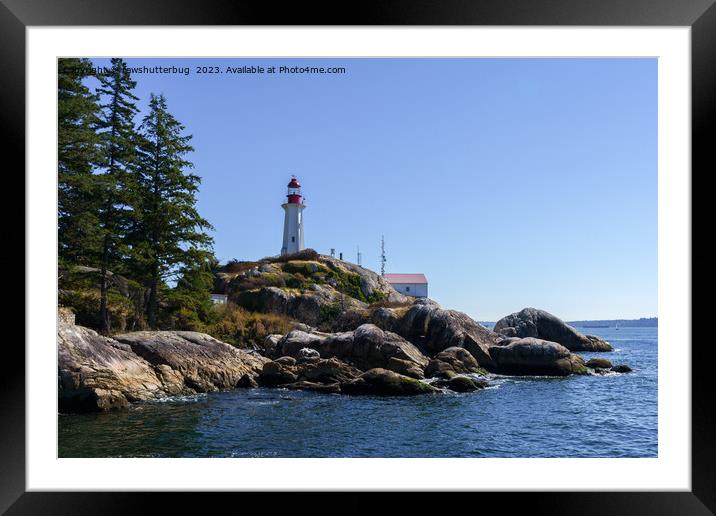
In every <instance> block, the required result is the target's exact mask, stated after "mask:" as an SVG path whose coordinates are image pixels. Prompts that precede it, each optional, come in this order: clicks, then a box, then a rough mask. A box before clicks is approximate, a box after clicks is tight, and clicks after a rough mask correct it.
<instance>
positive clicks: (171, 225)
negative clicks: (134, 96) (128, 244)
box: [133, 94, 213, 328]
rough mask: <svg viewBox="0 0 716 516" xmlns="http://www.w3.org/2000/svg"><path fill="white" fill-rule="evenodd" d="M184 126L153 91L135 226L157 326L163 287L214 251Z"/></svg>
mask: <svg viewBox="0 0 716 516" xmlns="http://www.w3.org/2000/svg"><path fill="white" fill-rule="evenodd" d="M184 129H185V127H184V126H183V125H182V124H181V123H180V122H179V121H177V120H176V118H174V116H173V115H172V114H171V113H170V112H169V111H168V110H167V103H166V99H165V98H164V96H163V95H154V94H152V95H151V99H150V102H149V113H148V114H147V115H146V116H145V117H144V119H143V121H142V125H141V127H140V131H141V140H140V146H139V167H138V192H139V193H140V199H141V201H140V205H139V210H138V211H139V216H138V217H137V219H136V224H135V228H134V231H133V243H134V247H133V258H134V260H135V266H138V267H139V268H140V269H141V270H143V271H144V273H145V274H146V282H147V287H148V288H149V299H148V303H147V322H148V324H149V326H150V328H156V327H157V307H158V294H159V288H160V286H161V285H162V284H163V282H164V281H165V280H169V279H176V278H177V277H178V276H179V274H180V272H181V270H182V269H186V268H191V267H192V266H193V265H195V264H200V263H202V262H204V261H205V260H207V259H208V257H210V256H211V244H212V238H211V237H210V236H209V235H207V234H206V233H205V231H206V230H209V229H213V228H212V226H211V225H210V224H209V222H207V221H206V220H205V219H203V218H202V217H201V216H200V215H199V213H198V211H197V209H196V193H197V191H198V188H199V184H200V182H201V178H200V177H199V176H197V175H195V174H191V173H189V172H188V170H189V169H191V168H193V165H192V163H191V162H189V161H187V160H186V159H185V156H186V155H187V154H189V153H190V152H192V151H193V150H194V149H193V148H192V147H191V145H190V144H189V141H190V140H191V136H190V135H184V134H183V133H184Z"/></svg>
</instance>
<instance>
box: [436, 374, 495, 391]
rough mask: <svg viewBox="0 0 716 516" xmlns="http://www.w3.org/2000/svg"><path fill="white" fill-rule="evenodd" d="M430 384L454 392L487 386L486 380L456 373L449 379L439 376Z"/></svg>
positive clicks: (474, 389)
mask: <svg viewBox="0 0 716 516" xmlns="http://www.w3.org/2000/svg"><path fill="white" fill-rule="evenodd" d="M432 385H434V386H436V387H442V388H444V389H448V390H451V391H454V392H472V391H476V390H478V389H484V388H485V387H487V381H485V380H483V379H479V378H471V377H469V376H464V375H457V376H453V377H451V378H449V379H444V378H441V379H440V380H438V381H437V382H435V383H433V384H432Z"/></svg>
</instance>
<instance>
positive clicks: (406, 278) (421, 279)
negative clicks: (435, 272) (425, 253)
mask: <svg viewBox="0 0 716 516" xmlns="http://www.w3.org/2000/svg"><path fill="white" fill-rule="evenodd" d="M383 277H384V278H385V280H386V281H387V282H388V283H390V284H391V285H392V286H393V288H394V289H395V290H397V291H398V292H400V293H401V294H404V295H406V296H412V297H428V279H427V278H426V277H425V274H387V273H386V274H385V275H384V276H383Z"/></svg>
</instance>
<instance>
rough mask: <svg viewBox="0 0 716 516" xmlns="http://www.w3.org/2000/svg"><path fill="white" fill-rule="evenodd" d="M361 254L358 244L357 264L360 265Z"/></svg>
mask: <svg viewBox="0 0 716 516" xmlns="http://www.w3.org/2000/svg"><path fill="white" fill-rule="evenodd" d="M360 259H361V254H360V246H358V265H360V261H361V260H360Z"/></svg>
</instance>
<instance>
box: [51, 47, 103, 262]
mask: <svg viewBox="0 0 716 516" xmlns="http://www.w3.org/2000/svg"><path fill="white" fill-rule="evenodd" d="M92 76H94V74H93V72H92V65H91V63H90V62H89V61H88V60H87V59H60V60H59V62H58V84H57V126H58V133H57V139H58V148H57V157H58V170H57V175H58V192H57V210H58V253H59V259H60V262H61V263H74V264H82V265H95V264H96V259H97V249H98V248H99V235H98V231H97V228H98V219H97V206H96V200H97V199H96V195H95V194H96V192H95V190H94V186H95V182H94V176H93V170H94V168H95V166H96V165H97V163H98V161H99V159H100V153H99V143H100V140H99V135H98V134H97V125H98V123H99V111H100V107H99V103H98V102H99V97H98V95H96V94H93V93H92V92H91V91H90V89H89V88H88V87H87V86H85V85H84V84H83V80H84V79H85V78H87V77H92Z"/></svg>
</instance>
